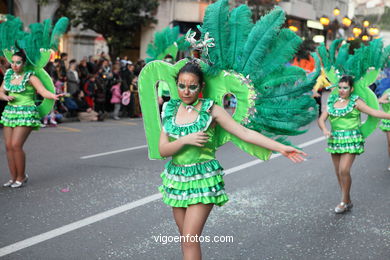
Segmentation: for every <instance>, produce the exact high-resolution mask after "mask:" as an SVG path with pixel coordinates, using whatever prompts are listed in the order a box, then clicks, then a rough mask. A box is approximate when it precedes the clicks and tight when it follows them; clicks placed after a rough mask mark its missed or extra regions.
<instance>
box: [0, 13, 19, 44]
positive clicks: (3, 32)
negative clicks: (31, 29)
mask: <svg viewBox="0 0 390 260" xmlns="http://www.w3.org/2000/svg"><path fill="white" fill-rule="evenodd" d="M23 36H24V32H23V23H22V21H21V20H20V19H19V17H14V16H12V15H7V16H6V22H3V23H1V24H0V48H1V49H2V50H4V49H9V50H10V49H16V46H15V42H16V41H17V40H19V39H21V38H22V37H23Z"/></svg>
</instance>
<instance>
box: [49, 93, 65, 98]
mask: <svg viewBox="0 0 390 260" xmlns="http://www.w3.org/2000/svg"><path fill="white" fill-rule="evenodd" d="M63 96H65V94H64V93H63V94H58V95H56V94H53V98H52V99H54V100H58V99H59V98H60V97H63Z"/></svg>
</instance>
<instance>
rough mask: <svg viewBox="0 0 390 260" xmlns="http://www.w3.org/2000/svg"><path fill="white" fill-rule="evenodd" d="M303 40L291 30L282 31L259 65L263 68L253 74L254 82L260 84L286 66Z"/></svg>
mask: <svg viewBox="0 0 390 260" xmlns="http://www.w3.org/2000/svg"><path fill="white" fill-rule="evenodd" d="M301 43H302V39H301V38H300V37H298V36H297V35H296V34H295V33H294V32H292V31H291V30H289V29H282V30H281V31H280V33H279V34H278V35H277V36H276V37H275V40H274V41H273V42H272V45H271V48H270V50H269V52H268V53H267V55H266V56H265V57H264V58H263V59H262V60H261V62H260V63H259V67H260V68H262V69H261V70H260V71H259V72H258V73H252V74H251V75H252V80H253V81H255V82H258V81H259V80H261V79H262V78H264V77H265V76H266V75H268V74H269V73H272V72H273V71H275V70H277V69H279V68H280V67H282V66H285V64H286V63H288V62H289V61H290V60H292V59H293V57H294V54H295V53H296V52H297V50H298V48H299V46H300V44H301Z"/></svg>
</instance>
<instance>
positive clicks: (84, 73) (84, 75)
mask: <svg viewBox="0 0 390 260" xmlns="http://www.w3.org/2000/svg"><path fill="white" fill-rule="evenodd" d="M77 72H78V73H79V78H80V87H82V86H84V84H85V82H86V81H87V79H88V75H89V74H93V73H89V70H88V66H87V58H86V57H84V58H83V59H82V60H81V61H80V64H79V65H78V66H77Z"/></svg>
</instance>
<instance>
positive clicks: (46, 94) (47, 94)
mask: <svg viewBox="0 0 390 260" xmlns="http://www.w3.org/2000/svg"><path fill="white" fill-rule="evenodd" d="M30 83H31V85H33V87H34V88H35V89H36V90H37V92H38V94H39V95H41V96H42V97H43V98H48V99H54V100H58V98H59V97H62V96H63V95H64V94H59V95H56V94H53V93H51V92H50V91H48V90H47V89H46V88H45V86H43V84H42V82H41V81H40V80H39V78H38V77H36V76H31V77H30Z"/></svg>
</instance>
